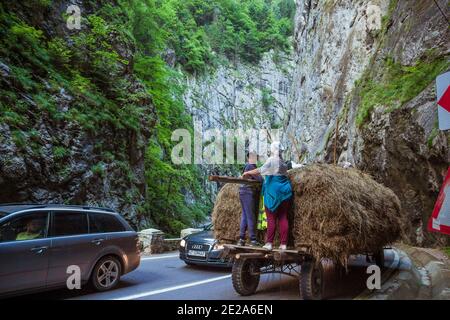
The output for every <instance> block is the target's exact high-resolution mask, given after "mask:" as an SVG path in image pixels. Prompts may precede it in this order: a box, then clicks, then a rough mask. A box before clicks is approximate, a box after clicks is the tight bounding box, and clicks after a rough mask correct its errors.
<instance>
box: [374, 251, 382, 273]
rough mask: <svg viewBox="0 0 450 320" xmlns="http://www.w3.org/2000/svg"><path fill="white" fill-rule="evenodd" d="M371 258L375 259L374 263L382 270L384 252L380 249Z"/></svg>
mask: <svg viewBox="0 0 450 320" xmlns="http://www.w3.org/2000/svg"><path fill="white" fill-rule="evenodd" d="M373 258H374V259H375V263H376V264H377V266H379V267H380V268H381V269H382V268H384V250H383V249H380V250H378V251H377V252H375V253H374V255H373Z"/></svg>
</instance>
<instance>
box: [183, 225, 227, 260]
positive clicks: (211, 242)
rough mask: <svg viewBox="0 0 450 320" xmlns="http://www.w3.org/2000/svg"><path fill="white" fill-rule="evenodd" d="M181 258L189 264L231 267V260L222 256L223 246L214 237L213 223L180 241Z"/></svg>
mask: <svg viewBox="0 0 450 320" xmlns="http://www.w3.org/2000/svg"><path fill="white" fill-rule="evenodd" d="M179 250H180V259H181V260H183V261H184V262H185V263H186V264H187V265H204V266H216V267H231V266H232V263H231V262H230V261H229V260H224V259H222V258H221V257H220V254H221V253H222V251H223V246H221V245H220V244H218V241H217V240H215V239H214V234H213V229H212V225H209V226H207V227H205V228H204V230H203V231H201V232H198V233H193V234H190V235H188V236H186V237H184V238H183V239H182V240H181V242H180V247H179Z"/></svg>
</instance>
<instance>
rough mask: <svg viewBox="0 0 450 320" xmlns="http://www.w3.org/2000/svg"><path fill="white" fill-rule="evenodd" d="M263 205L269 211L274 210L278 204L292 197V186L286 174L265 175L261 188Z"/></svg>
mask: <svg viewBox="0 0 450 320" xmlns="http://www.w3.org/2000/svg"><path fill="white" fill-rule="evenodd" d="M262 192H263V195H264V205H265V206H266V208H267V209H269V210H270V211H271V212H275V210H277V208H278V206H279V205H280V204H281V203H282V202H283V201H284V200H287V199H289V198H291V197H292V186H291V182H290V181H289V178H288V177H287V176H266V179H265V180H264V184H263V189H262Z"/></svg>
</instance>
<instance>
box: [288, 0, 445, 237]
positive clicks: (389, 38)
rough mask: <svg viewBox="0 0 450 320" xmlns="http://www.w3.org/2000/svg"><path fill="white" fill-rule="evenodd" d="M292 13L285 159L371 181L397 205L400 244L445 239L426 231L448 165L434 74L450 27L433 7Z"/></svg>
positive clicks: (361, 4)
mask: <svg viewBox="0 0 450 320" xmlns="http://www.w3.org/2000/svg"><path fill="white" fill-rule="evenodd" d="M438 3H439V4H440V6H441V8H447V7H448V2H447V1H438ZM297 6H298V7H297V15H296V30H295V48H296V50H295V65H296V70H295V71H294V78H293V82H292V87H291V96H290V100H289V103H288V106H289V109H288V110H287V118H286V122H285V124H286V129H285V132H286V133H287V132H291V133H294V136H295V137H294V138H292V137H290V136H289V135H288V134H285V136H284V141H285V143H286V144H288V145H290V146H292V145H296V146H297V147H296V148H292V147H291V148H290V150H289V153H290V157H291V158H292V159H295V160H297V161H299V160H300V161H304V162H314V161H325V162H333V161H334V158H336V161H339V162H344V161H346V162H349V163H351V164H353V165H354V166H356V167H358V168H360V169H362V170H364V171H366V172H368V173H370V174H372V175H373V176H374V177H375V178H376V179H377V180H378V181H380V182H382V183H384V184H385V185H387V186H388V187H390V188H392V189H393V190H394V191H395V193H396V194H397V195H398V196H399V198H400V199H401V201H402V206H403V211H404V240H406V241H409V242H412V243H414V244H429V243H431V242H433V243H442V242H445V241H446V240H445V239H444V238H439V237H438V236H434V235H431V234H430V233H428V232H426V231H425V230H426V221H427V220H428V217H429V216H430V214H431V212H432V209H433V205H434V201H435V200H436V198H437V194H438V192H439V188H440V186H441V184H442V180H443V177H444V174H445V173H446V170H447V168H448V166H449V163H450V157H449V155H450V149H449V140H450V134H449V133H448V132H447V133H444V132H440V131H439V130H438V129H437V107H436V97H435V89H434V78H435V76H437V75H438V74H440V73H442V72H444V71H446V70H448V67H449V45H450V41H449V40H450V38H449V29H448V22H447V21H446V20H445V18H444V17H443V16H442V14H441V12H440V11H439V9H438V7H437V6H436V5H435V4H434V3H433V1H387V0H378V1H375V0H373V1H351V0H345V1H331V0H327V1H321V0H320V1H317V0H309V1H297ZM336 126H338V132H337V135H336ZM297 150H304V151H306V152H304V153H301V154H298V152H296V151H297ZM447 241H448V240H447Z"/></svg>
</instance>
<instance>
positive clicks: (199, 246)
mask: <svg viewBox="0 0 450 320" xmlns="http://www.w3.org/2000/svg"><path fill="white" fill-rule="evenodd" d="M210 248H211V245H209V244H204V243H198V242H188V243H187V244H186V255H187V256H188V257H189V258H190V259H195V260H206V258H207V256H208V252H209V249H210ZM189 250H195V251H203V252H205V256H204V257H199V256H194V255H190V254H189Z"/></svg>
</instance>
